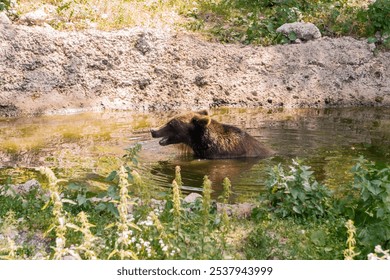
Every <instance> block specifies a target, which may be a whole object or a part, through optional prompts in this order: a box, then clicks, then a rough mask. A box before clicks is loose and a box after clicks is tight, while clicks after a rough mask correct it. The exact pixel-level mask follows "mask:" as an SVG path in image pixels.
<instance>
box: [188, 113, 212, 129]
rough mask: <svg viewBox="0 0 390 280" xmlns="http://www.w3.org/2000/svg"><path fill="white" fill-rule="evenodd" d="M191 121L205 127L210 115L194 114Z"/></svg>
mask: <svg viewBox="0 0 390 280" xmlns="http://www.w3.org/2000/svg"><path fill="white" fill-rule="evenodd" d="M192 123H193V124H195V125H198V126H203V127H207V126H208V125H209V124H210V123H211V118H210V116H204V117H203V116H194V117H193V118H192Z"/></svg>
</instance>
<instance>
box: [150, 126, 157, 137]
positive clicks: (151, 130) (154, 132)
mask: <svg viewBox="0 0 390 280" xmlns="http://www.w3.org/2000/svg"><path fill="white" fill-rule="evenodd" d="M150 133H151V134H152V137H153V138H156V137H157V136H156V130H155V129H153V128H152V129H150Z"/></svg>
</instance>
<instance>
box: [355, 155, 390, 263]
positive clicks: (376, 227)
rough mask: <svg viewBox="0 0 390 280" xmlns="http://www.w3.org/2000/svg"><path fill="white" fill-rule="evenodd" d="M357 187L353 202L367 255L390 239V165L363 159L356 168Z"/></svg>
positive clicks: (358, 239) (356, 221) (361, 244)
mask: <svg viewBox="0 0 390 280" xmlns="http://www.w3.org/2000/svg"><path fill="white" fill-rule="evenodd" d="M352 172H353V175H354V182H353V188H354V189H355V190H357V191H358V192H359V196H358V198H356V199H355V200H354V203H353V209H354V212H353V216H352V217H351V218H352V219H353V220H354V221H355V225H356V227H357V237H358V238H357V241H358V244H359V245H360V249H361V251H362V253H363V255H364V256H366V255H367V254H368V253H369V252H370V251H371V250H372V248H374V247H375V246H376V245H378V244H379V245H382V246H385V248H386V247H388V246H389V242H390V167H385V168H378V167H377V166H376V165H375V164H374V163H373V162H370V161H368V160H366V159H364V158H363V157H361V158H359V160H358V162H357V164H356V165H355V166H354V167H353V169H352Z"/></svg>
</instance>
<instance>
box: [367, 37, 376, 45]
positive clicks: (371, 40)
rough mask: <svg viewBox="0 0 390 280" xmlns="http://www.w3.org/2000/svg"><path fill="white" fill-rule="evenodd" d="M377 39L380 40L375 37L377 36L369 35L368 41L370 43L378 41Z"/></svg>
mask: <svg viewBox="0 0 390 280" xmlns="http://www.w3.org/2000/svg"><path fill="white" fill-rule="evenodd" d="M377 41H378V39H377V38H375V37H368V38H367V42H368V43H369V44H372V43H376V42H377Z"/></svg>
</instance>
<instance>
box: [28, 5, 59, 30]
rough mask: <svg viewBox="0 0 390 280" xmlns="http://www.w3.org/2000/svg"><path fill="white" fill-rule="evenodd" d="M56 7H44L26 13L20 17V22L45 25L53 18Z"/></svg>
mask: <svg viewBox="0 0 390 280" xmlns="http://www.w3.org/2000/svg"><path fill="white" fill-rule="evenodd" d="M55 11H56V7H55V6H53V5H43V6H42V7H40V8H39V9H37V10H35V11H32V12H29V13H26V14H24V15H22V16H21V17H20V21H21V22H24V23H26V24H28V25H43V24H44V23H46V22H47V21H48V20H50V19H51V18H52V15H53V14H54V13H55Z"/></svg>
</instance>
